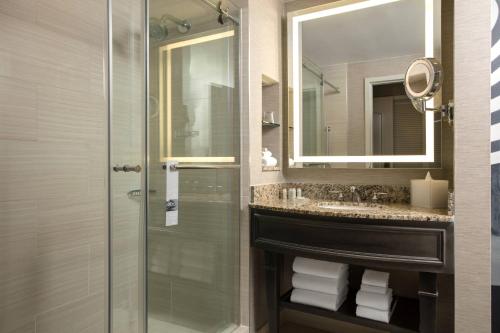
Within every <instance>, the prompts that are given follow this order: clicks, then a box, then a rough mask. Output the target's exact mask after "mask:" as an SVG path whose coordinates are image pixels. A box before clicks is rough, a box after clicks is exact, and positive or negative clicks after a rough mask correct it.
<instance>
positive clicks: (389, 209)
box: [250, 199, 454, 223]
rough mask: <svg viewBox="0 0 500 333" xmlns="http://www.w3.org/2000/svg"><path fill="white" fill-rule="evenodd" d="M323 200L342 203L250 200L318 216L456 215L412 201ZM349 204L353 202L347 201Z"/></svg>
mask: <svg viewBox="0 0 500 333" xmlns="http://www.w3.org/2000/svg"><path fill="white" fill-rule="evenodd" d="M321 204H341V205H342V203H338V202H332V201H330V202H325V201H324V200H322V201H321V200H312V199H294V200H281V199H261V200H256V201H254V202H252V203H250V207H251V208H260V209H268V210H274V211H277V212H285V213H295V214H308V215H318V216H333V217H348V218H365V219H385V220H404V221H422V222H425V221H429V222H444V223H450V222H453V220H454V217H453V216H450V215H448V211H447V209H426V208H417V207H412V206H411V205H409V204H380V205H378V204H376V205H372V204H366V203H363V204H362V206H361V207H362V208H361V209H359V208H357V207H353V208H352V209H350V207H348V208H346V207H345V206H344V207H343V208H341V209H332V208H320V207H319V205H321ZM344 205H349V203H344Z"/></svg>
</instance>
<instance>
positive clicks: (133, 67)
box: [109, 0, 146, 333]
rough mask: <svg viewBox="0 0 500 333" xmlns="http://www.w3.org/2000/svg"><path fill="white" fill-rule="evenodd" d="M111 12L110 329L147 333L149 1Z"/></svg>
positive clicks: (118, 2)
mask: <svg viewBox="0 0 500 333" xmlns="http://www.w3.org/2000/svg"><path fill="white" fill-rule="evenodd" d="M110 5H111V7H110V8H109V10H110V11H109V15H110V17H109V18H110V20H109V23H110V25H109V29H110V31H109V33H110V34H109V37H110V38H109V40H110V44H109V71H110V73H109V74H110V76H109V81H110V83H109V103H110V105H109V106H110V109H109V115H110V116H109V136H110V137H109V141H110V142H109V164H110V174H109V181H110V188H109V204H110V205H109V214H110V226H109V244H110V253H109V267H110V270H109V282H110V283H109V295H110V298H109V302H110V306H109V310H110V311H109V326H110V333H144V332H145V319H144V308H145V269H144V267H145V247H146V245H145V229H146V228H145V221H146V219H145V218H146V216H145V213H146V207H145V204H144V202H145V197H144V195H143V194H144V189H145V188H146V186H145V185H146V182H145V177H146V174H145V171H146V168H145V165H146V164H145V156H146V120H145V119H146V65H145V54H146V52H145V50H146V49H145V45H146V44H145V15H146V12H145V3H144V1H142V0H132V1H129V0H127V1H124V0H113V1H110Z"/></svg>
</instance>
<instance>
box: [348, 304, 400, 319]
mask: <svg viewBox="0 0 500 333" xmlns="http://www.w3.org/2000/svg"><path fill="white" fill-rule="evenodd" d="M391 315H392V311H389V310H386V311H382V310H377V309H372V308H369V307H367V306H362V305H358V306H357V307H356V316H358V317H363V318H368V319H372V320H377V321H382V322H384V323H388V322H389V321H390V320H391Z"/></svg>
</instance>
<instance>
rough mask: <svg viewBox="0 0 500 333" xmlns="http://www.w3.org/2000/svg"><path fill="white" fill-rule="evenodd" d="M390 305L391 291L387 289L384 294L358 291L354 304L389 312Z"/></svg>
mask: <svg viewBox="0 0 500 333" xmlns="http://www.w3.org/2000/svg"><path fill="white" fill-rule="evenodd" d="M391 303H392V289H391V288H389V289H387V292H386V293H385V294H377V293H371V292H368V291H363V290H360V291H358V293H357V294H356V304H357V305H363V306H368V307H370V308H374V309H378V310H389V308H390V307H391Z"/></svg>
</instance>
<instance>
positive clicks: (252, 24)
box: [248, 0, 283, 185]
mask: <svg viewBox="0 0 500 333" xmlns="http://www.w3.org/2000/svg"><path fill="white" fill-rule="evenodd" d="M282 13H283V5H282V3H281V1H279V0H270V1H269V0H252V1H248V24H249V34H248V37H249V40H248V43H249V44H248V45H249V51H250V57H249V78H248V79H249V86H248V88H249V100H248V110H249V112H248V117H249V118H248V126H249V133H251V134H250V135H251V140H249V161H250V183H251V184H252V185H254V184H266V183H272V182H280V181H283V176H282V172H279V171H271V172H267V171H265V172H263V171H262V168H261V167H260V165H261V164H260V163H261V151H262V125H261V124H262V75H265V76H267V77H268V78H270V79H272V80H273V81H276V82H279V85H280V91H281V87H282V84H283V80H282V75H281V74H282V73H281V65H282V60H281V19H282V18H281V17H282ZM279 109H280V110H281V109H282V105H281V98H280V99H279ZM281 114H282V112H281ZM281 123H283V122H281Z"/></svg>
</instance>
